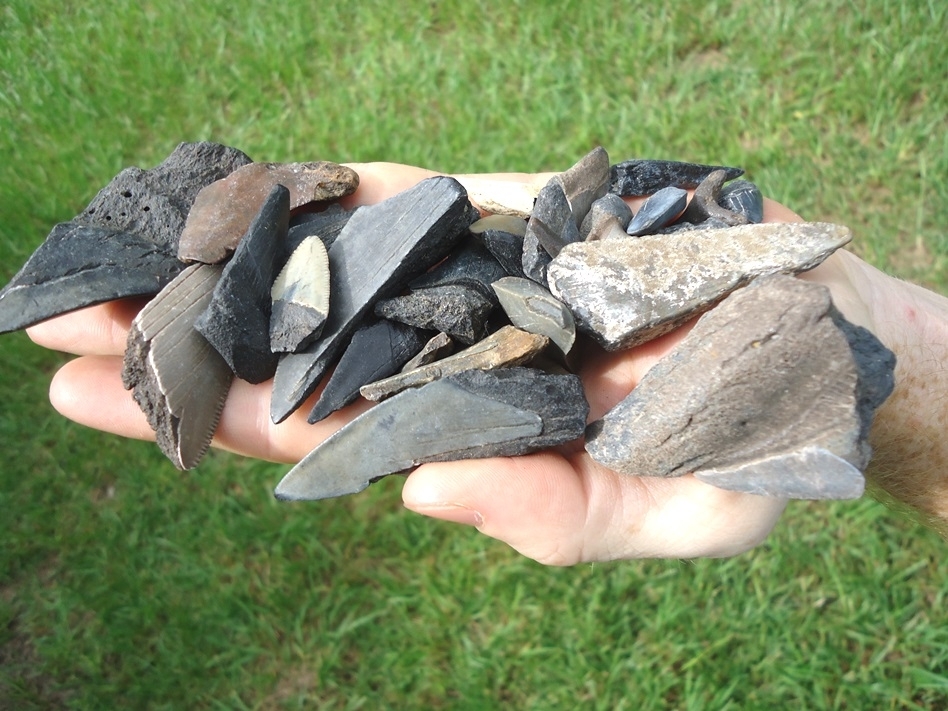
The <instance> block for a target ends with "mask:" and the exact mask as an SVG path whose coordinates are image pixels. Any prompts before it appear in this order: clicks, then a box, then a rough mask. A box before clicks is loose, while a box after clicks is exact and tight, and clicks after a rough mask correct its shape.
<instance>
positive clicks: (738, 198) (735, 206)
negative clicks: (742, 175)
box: [718, 180, 764, 223]
mask: <svg viewBox="0 0 948 711" xmlns="http://www.w3.org/2000/svg"><path fill="white" fill-rule="evenodd" d="M718 204H719V205H720V206H721V207H723V208H725V209H726V210H730V211H731V212H736V213H738V214H741V215H743V216H744V217H746V218H747V221H748V222H754V223H757V222H763V220H764V196H763V194H762V193H761V192H760V188H758V187H757V186H756V185H754V183H752V182H750V181H749V180H735V181H733V182H731V183H728V184H727V185H725V186H724V187H722V188H721V193H720V194H719V195H718Z"/></svg>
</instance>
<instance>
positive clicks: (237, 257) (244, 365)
mask: <svg viewBox="0 0 948 711" xmlns="http://www.w3.org/2000/svg"><path fill="white" fill-rule="evenodd" d="M289 202H290V195H289V190H287V189H286V188H285V187H283V186H282V185H275V186H274V187H273V189H272V190H271V191H270V194H269V195H268V196H267V199H266V200H265V201H264V203H263V205H262V206H261V208H260V210H259V212H258V214H257V216H256V217H255V218H254V220H253V222H252V223H251V224H250V227H249V228H248V229H247V234H246V235H245V236H244V238H243V239H241V240H240V243H239V244H238V245H237V249H236V250H235V252H234V256H233V258H232V259H231V260H230V261H229V262H227V264H226V265H225V266H224V269H223V271H222V273H221V278H220V281H218V283H217V285H216V286H215V287H214V296H213V298H212V299H211V302H210V304H208V307H207V309H205V311H204V313H203V314H201V316H200V317H199V318H198V320H197V321H196V322H195V324H194V327H195V328H196V329H197V330H198V331H200V332H201V334H202V335H203V336H204V337H205V338H206V339H207V340H208V341H209V342H210V343H211V345H213V346H214V348H216V349H217V351H218V352H219V353H220V354H221V355H222V356H223V357H224V360H226V361H227V363H228V364H229V365H230V367H231V369H232V370H233V371H234V373H236V375H237V377H238V378H241V379H243V380H246V381H247V382H249V383H262V382H263V381H264V380H267V379H268V378H271V377H273V373H274V371H275V370H276V365H277V359H278V356H277V355H276V354H275V353H273V351H272V350H271V349H270V310H271V303H272V301H271V296H270V290H271V287H272V286H273V281H274V278H275V276H276V274H277V272H278V271H279V270H280V268H281V267H282V266H283V265H282V260H283V256H284V241H285V240H286V233H287V226H288V224H289V219H290V207H289Z"/></svg>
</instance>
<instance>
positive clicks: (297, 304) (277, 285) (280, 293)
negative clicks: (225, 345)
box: [270, 236, 329, 353]
mask: <svg viewBox="0 0 948 711" xmlns="http://www.w3.org/2000/svg"><path fill="white" fill-rule="evenodd" d="M270 297H271V299H272V300H273V309H272V311H271V313H270V348H271V349H272V350H273V351H274V352H275V353H277V352H279V353H295V352H297V351H298V350H300V349H301V348H305V347H306V346H308V345H309V344H310V343H312V342H313V341H314V340H315V339H316V338H318V337H319V334H320V333H321V332H322V328H323V324H324V323H325V322H326V317H327V316H328V315H329V255H328V253H327V252H326V246H325V245H324V244H323V242H322V240H321V239H320V238H319V237H316V236H312V237H307V238H306V239H305V240H303V242H302V243H301V244H300V246H299V247H297V248H296V249H295V250H294V251H293V254H291V255H290V258H289V260H288V261H287V263H286V266H285V267H283V270H282V271H281V272H280V273H279V274H278V275H277V278H276V279H275V280H274V282H273V287H272V288H271V290H270Z"/></svg>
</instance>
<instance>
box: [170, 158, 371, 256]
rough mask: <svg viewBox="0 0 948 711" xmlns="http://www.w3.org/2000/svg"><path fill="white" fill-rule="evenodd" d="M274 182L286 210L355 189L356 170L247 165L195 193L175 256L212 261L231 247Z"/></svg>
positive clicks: (327, 166)
mask: <svg viewBox="0 0 948 711" xmlns="http://www.w3.org/2000/svg"><path fill="white" fill-rule="evenodd" d="M275 185H283V186H284V187H286V188H287V190H288V191H289V196H290V198H289V204H290V209H293V208H297V207H300V206H302V205H306V204H307V203H311V202H319V201H325V200H334V199H337V198H340V197H343V196H345V195H349V194H350V193H352V192H354V191H355V189H356V188H357V187H358V186H359V176H358V174H357V173H356V172H355V171H354V170H352V169H351V168H348V167H346V166H342V165H338V164H336V163H330V162H327V161H316V162H310V163H251V164H249V165H246V166H243V167H241V168H238V169H237V170H235V171H234V172H233V173H231V174H230V175H228V176H227V177H226V178H223V179H222V180H218V181H216V182H214V183H211V184H210V185H208V186H207V187H205V188H204V189H203V190H201V192H199V193H198V194H197V197H196V198H195V200H194V205H193V206H192V207H191V211H190V212H189V213H188V219H187V222H186V224H185V226H184V230H183V231H182V232H181V238H180V240H179V241H178V258H179V259H181V260H182V261H185V262H205V263H207V264H214V263H217V262H220V261H223V260H224V259H226V258H227V256H228V255H229V254H231V253H232V252H233V251H234V250H235V249H236V248H237V243H238V242H239V241H240V240H241V238H242V237H243V236H244V234H246V232H247V230H248V228H249V227H250V224H251V222H253V220H254V218H255V217H256V216H257V213H259V212H260V209H261V207H262V206H263V203H264V201H265V200H266V199H267V196H268V195H269V194H270V191H271V190H273V187H274V186H275Z"/></svg>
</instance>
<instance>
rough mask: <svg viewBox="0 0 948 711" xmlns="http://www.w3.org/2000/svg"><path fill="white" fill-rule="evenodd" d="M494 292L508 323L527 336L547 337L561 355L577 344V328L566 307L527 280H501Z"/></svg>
mask: <svg viewBox="0 0 948 711" xmlns="http://www.w3.org/2000/svg"><path fill="white" fill-rule="evenodd" d="M494 291H496V292H497V297H498V298H499V299H500V305H501V306H502V307H503V309H504V312H505V313H506V314H507V316H508V318H509V319H510V322H511V323H512V324H513V325H514V326H516V327H517V328H520V329H523V330H524V331H527V332H529V333H537V334H540V335H541V336H547V337H548V338H549V339H550V340H551V341H553V343H555V344H556V345H557V347H558V348H559V349H560V351H562V353H563V354H564V355H566V354H568V353H569V352H570V350H571V349H572V347H573V342H574V341H575V340H576V324H575V323H574V321H573V314H572V312H570V310H569V308H567V306H566V304H564V303H563V302H562V301H560V300H559V299H557V298H556V297H554V296H553V294H551V293H550V291H549V290H548V289H544V288H543V287H542V286H540V285H539V284H537V283H536V282H534V281H532V280H530V279H518V278H517V277H504V278H503V279H498V280H497V281H496V282H494Z"/></svg>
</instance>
